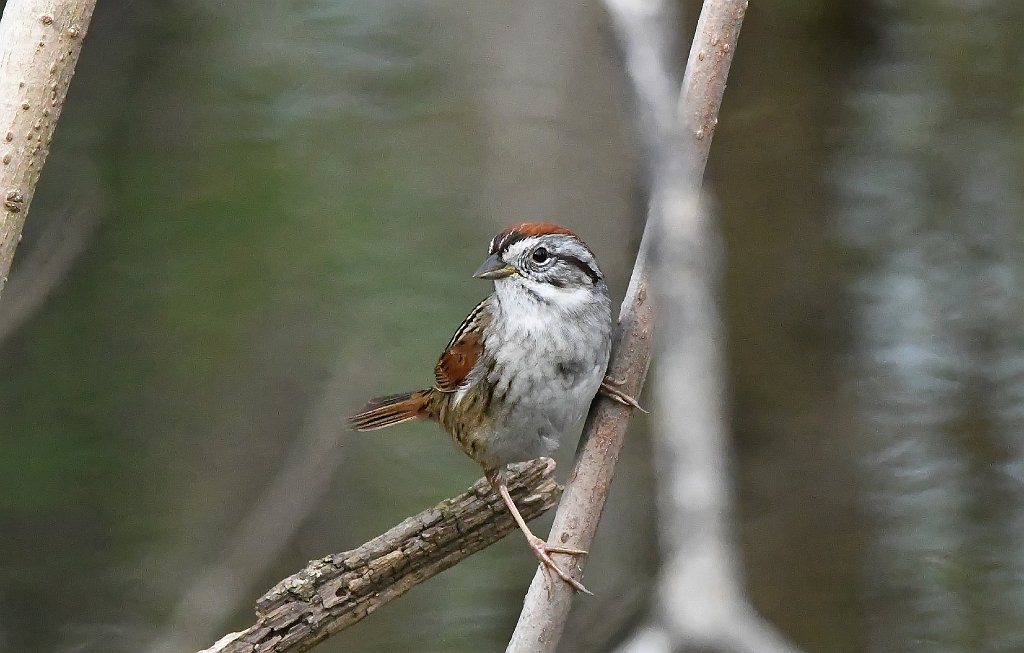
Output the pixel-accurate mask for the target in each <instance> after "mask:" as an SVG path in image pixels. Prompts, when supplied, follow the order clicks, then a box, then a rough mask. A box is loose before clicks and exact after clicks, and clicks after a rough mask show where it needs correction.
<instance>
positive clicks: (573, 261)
mask: <svg viewBox="0 0 1024 653" xmlns="http://www.w3.org/2000/svg"><path fill="white" fill-rule="evenodd" d="M555 258H558V259H561V260H563V261H565V262H566V263H568V264H569V265H575V266H576V267H578V268H579V269H580V270H582V271H583V274H585V275H587V276H588V277H590V281H591V283H597V282H598V281H600V280H601V275H600V274H598V273H597V270H595V269H594V268H592V267H590V266H589V265H587V264H586V263H584V262H583V261H582V260H580V259H578V258H576V257H575V256H573V255H572V254H556V255H555Z"/></svg>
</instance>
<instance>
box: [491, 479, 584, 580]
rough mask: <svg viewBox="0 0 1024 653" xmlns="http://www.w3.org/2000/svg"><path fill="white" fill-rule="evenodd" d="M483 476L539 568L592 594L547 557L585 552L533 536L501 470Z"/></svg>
mask: <svg viewBox="0 0 1024 653" xmlns="http://www.w3.org/2000/svg"><path fill="white" fill-rule="evenodd" d="M484 476H485V477H486V478H487V481H488V482H489V483H490V484H491V487H493V488H494V491H495V492H497V493H498V496H500V497H501V500H502V501H504V502H505V506H506V507H507V508H508V511H509V512H511V513H512V518H513V519H514V520H516V524H518V525H519V530H521V531H523V535H525V536H526V543H527V544H529V545H530V550H531V551H533V555H534V556H536V557H537V561H538V562H540V564H541V566H542V567H544V568H545V569H550V570H551V571H553V572H555V575H557V576H558V577H559V578H561V579H562V580H564V581H565V582H566V583H568V584H569V585H571V586H572V588H573V589H575V590H576V591H577V592H583V593H584V594H592V593H591V591H590V590H588V589H587V588H586V587H584V586H583V583H581V582H579V581H578V580H576V579H575V578H573V577H572V576H570V575H569V574H567V573H566V572H565V571H563V570H562V568H561V567H559V566H558V565H557V564H555V561H554V560H552V559H551V556H550V555H549V554H552V553H564V554H566V555H584V554H585V553H586V551H583V550H581V549H570V548H566V547H563V546H552V545H550V544H548V543H547V542H545V541H544V540H542V539H541V538H539V537H537V536H536V535H534V534H533V531H531V530H530V527H529V526H527V525H526V520H525V519H523V516H522V515H521V514H520V513H519V508H517V507H516V504H515V502H514V501H512V495H511V494H509V492H508V486H507V485H505V479H504V478H502V476H501V470H498V469H487V470H484Z"/></svg>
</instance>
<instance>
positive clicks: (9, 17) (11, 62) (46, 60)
mask: <svg viewBox="0 0 1024 653" xmlns="http://www.w3.org/2000/svg"><path fill="white" fill-rule="evenodd" d="M95 5H96V1H95V0H50V1H48V2H43V1H42V0H9V1H8V2H7V4H6V6H5V7H4V14H3V17H2V18H0V200H2V201H3V207H2V208H0V293H2V292H3V287H4V284H6V282H7V276H8V274H9V273H10V270H11V261H12V260H13V259H14V250H15V248H17V246H18V242H19V241H20V240H21V228H22V227H23V226H24V224H25V216H26V215H28V210H29V206H30V205H31V203H32V196H33V195H34V194H35V190H36V184H37V183H38V181H39V174H40V173H41V172H42V170H43V164H44V163H45V162H46V155H47V154H48V153H49V150H50V141H51V140H52V139H53V131H54V129H55V128H56V126H57V119H58V118H59V117H60V112H61V109H63V108H64V98H65V97H66V96H67V92H68V86H69V85H70V83H71V77H72V75H74V73H75V64H76V63H78V55H79V53H80V52H81V51H82V41H83V39H84V38H85V33H86V30H88V29H89V21H90V20H91V19H92V12H93V8H94V7H95Z"/></svg>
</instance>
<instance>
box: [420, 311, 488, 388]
mask: <svg viewBox="0 0 1024 653" xmlns="http://www.w3.org/2000/svg"><path fill="white" fill-rule="evenodd" d="M489 301H490V297H488V298H486V299H484V300H483V301H482V302H480V303H479V304H477V305H476V308H474V309H473V310H472V311H471V312H470V313H469V315H468V316H467V317H466V319H465V320H463V321H462V324H460V325H459V328H458V329H457V330H456V331H455V335H453V336H452V339H451V340H450V341H449V342H448V346H447V347H445V348H444V353H443V354H441V357H440V358H439V359H437V365H435V366H434V387H435V388H437V389H438V390H440V391H441V392H455V391H456V390H458V389H459V388H461V387H463V384H464V383H465V382H466V379H467V377H468V376H469V373H470V372H471V371H472V370H473V366H475V365H476V363H477V361H478V360H480V356H481V354H482V353H483V348H484V340H483V338H484V328H485V327H486V326H487V325H488V324H490V322H491V312H490V308H489V306H488V302H489Z"/></svg>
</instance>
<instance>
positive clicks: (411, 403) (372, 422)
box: [348, 390, 430, 431]
mask: <svg viewBox="0 0 1024 653" xmlns="http://www.w3.org/2000/svg"><path fill="white" fill-rule="evenodd" d="M429 399H430V390H417V391H415V392H405V393H402V394H397V395H388V396H386V397H377V398H376V399H371V400H370V401H369V402H367V404H366V406H364V407H363V410H362V411H360V412H359V413H357V414H355V415H353V416H352V417H350V418H349V419H348V421H349V425H350V426H351V427H352V428H353V429H355V430H356V431H375V430H377V429H382V428H384V427H385V426H393V425H395V424H401V423H402V422H407V421H409V420H411V419H417V418H420V417H426V416H427V414H426V408H427V402H428V400H429Z"/></svg>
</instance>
